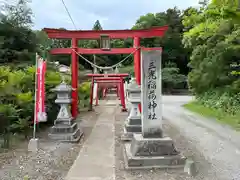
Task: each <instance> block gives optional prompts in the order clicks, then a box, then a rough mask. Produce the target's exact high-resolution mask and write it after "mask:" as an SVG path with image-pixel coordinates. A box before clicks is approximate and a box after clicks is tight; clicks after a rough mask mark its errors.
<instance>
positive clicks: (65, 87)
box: [53, 82, 72, 92]
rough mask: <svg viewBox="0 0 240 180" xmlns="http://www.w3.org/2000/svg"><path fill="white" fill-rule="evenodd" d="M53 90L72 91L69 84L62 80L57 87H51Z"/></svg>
mask: <svg viewBox="0 0 240 180" xmlns="http://www.w3.org/2000/svg"><path fill="white" fill-rule="evenodd" d="M53 91H55V92H70V91H72V88H71V86H69V85H67V84H66V83H65V82H62V83H61V84H59V85H58V86H57V87H55V88H54V89H53Z"/></svg>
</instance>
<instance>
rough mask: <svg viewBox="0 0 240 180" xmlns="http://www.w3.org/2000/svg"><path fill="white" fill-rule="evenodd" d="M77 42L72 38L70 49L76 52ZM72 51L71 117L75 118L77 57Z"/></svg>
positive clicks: (76, 106)
mask: <svg viewBox="0 0 240 180" xmlns="http://www.w3.org/2000/svg"><path fill="white" fill-rule="evenodd" d="M77 42H78V40H77V39H76V38H72V49H74V50H75V51H77V47H78V44H77ZM75 51H72V64H71V66H72V116H73V118H76V117H77V115H78V91H77V89H78V55H77V54H76V52H75Z"/></svg>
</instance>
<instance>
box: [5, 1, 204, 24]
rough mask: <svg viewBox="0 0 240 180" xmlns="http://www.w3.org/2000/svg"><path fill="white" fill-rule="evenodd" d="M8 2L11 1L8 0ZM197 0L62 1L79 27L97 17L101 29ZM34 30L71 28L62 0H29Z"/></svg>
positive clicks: (192, 4)
mask: <svg viewBox="0 0 240 180" xmlns="http://www.w3.org/2000/svg"><path fill="white" fill-rule="evenodd" d="M7 1H11V0H7ZM198 1H199V0H64V2H65V4H66V5H67V7H68V9H69V11H70V13H71V16H72V18H73V20H74V22H75V24H76V26H77V28H79V29H92V26H93V24H94V22H95V21H96V20H97V19H98V20H99V21H100V23H101V24H102V26H103V28H104V29H128V28H131V27H132V26H133V24H134V23H135V22H136V20H137V19H138V18H139V17H140V16H141V15H145V14H146V13H149V12H151V13H155V12H161V11H165V10H167V9H168V8H173V7H174V6H177V7H178V8H180V9H185V8H187V7H189V6H196V5H197V4H198ZM31 7H32V9H33V13H34V22H35V26H34V29H42V28H44V27H49V28H59V27H64V28H66V29H74V26H73V24H72V22H71V21H70V19H69V17H68V15H67V13H66V11H65V9H64V6H63V4H62V1H61V0H32V4H31Z"/></svg>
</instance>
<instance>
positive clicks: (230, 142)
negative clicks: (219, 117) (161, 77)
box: [163, 96, 240, 180]
mask: <svg viewBox="0 0 240 180" xmlns="http://www.w3.org/2000/svg"><path fill="white" fill-rule="evenodd" d="M189 99H190V98H189V97H177V96H169V97H166V98H165V99H164V100H165V101H164V103H163V116H164V117H165V121H166V123H167V124H171V125H172V126H174V127H176V128H175V129H177V130H178V131H179V134H180V135H181V136H182V137H183V138H184V139H186V141H187V142H189V143H188V144H189V146H185V147H187V148H189V147H190V148H192V149H195V152H198V153H193V155H194V156H193V157H194V158H196V157H197V158H199V157H202V158H201V159H204V160H205V162H208V163H203V161H200V162H199V166H200V168H199V170H200V173H199V174H200V175H201V174H202V177H203V179H206V180H208V179H209V180H215V179H216V180H240V171H239V170H240V133H239V132H236V131H235V130H233V129H231V128H230V127H228V126H226V125H223V124H220V123H218V122H217V121H216V120H213V119H209V118H204V117H201V116H199V115H197V114H195V113H192V112H190V111H187V110H186V109H184V108H183V107H182V106H181V105H182V104H184V103H186V102H188V101H189ZM184 101H185V102H184ZM173 139H174V140H176V139H177V138H173ZM176 142H177V143H178V140H177V141H176Z"/></svg>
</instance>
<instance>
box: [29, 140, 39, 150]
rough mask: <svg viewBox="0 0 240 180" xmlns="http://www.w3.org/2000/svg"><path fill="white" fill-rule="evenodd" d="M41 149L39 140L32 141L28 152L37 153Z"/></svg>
mask: <svg viewBox="0 0 240 180" xmlns="http://www.w3.org/2000/svg"><path fill="white" fill-rule="evenodd" d="M38 148H39V141H38V139H34V138H32V139H30V141H29V143H28V151H30V152H37V151H38Z"/></svg>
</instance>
